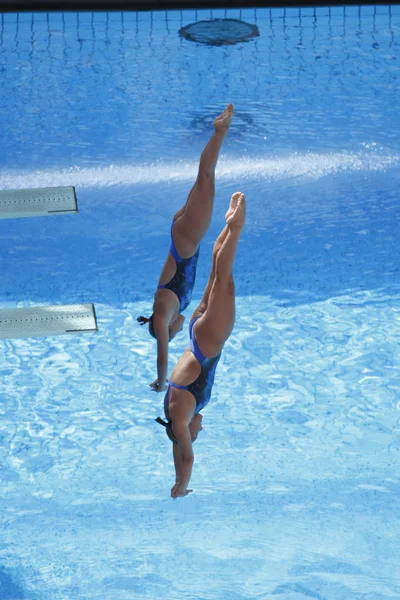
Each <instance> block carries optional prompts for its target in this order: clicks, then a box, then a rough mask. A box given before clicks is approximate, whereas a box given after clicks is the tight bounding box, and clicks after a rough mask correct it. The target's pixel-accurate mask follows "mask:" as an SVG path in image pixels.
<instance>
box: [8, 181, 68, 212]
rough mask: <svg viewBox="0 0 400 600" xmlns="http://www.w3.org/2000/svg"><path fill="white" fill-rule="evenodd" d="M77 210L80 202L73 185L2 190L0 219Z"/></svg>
mask: <svg viewBox="0 0 400 600" xmlns="http://www.w3.org/2000/svg"><path fill="white" fill-rule="evenodd" d="M77 212H78V203H77V200H76V193H75V188H74V187H72V186H69V187H47V188H36V189H35V188H32V189H27V190H3V191H0V219H12V218H15V217H43V216H51V215H59V214H65V213H67V214H68V213H70V214H74V213H77Z"/></svg>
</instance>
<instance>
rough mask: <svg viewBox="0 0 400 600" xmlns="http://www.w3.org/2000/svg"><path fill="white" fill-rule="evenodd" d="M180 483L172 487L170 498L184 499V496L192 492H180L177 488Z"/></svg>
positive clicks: (180, 489)
mask: <svg viewBox="0 0 400 600" xmlns="http://www.w3.org/2000/svg"><path fill="white" fill-rule="evenodd" d="M179 486H180V483H179V482H178V483H176V484H175V485H174V487H173V488H172V489H171V498H174V499H176V498H184V497H185V496H187V495H188V494H190V493H191V492H193V490H182V488H179Z"/></svg>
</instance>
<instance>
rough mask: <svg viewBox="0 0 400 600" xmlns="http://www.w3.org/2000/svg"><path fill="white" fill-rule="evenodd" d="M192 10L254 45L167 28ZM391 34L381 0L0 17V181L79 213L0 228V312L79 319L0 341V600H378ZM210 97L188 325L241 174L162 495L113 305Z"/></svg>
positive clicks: (142, 276)
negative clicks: (184, 481) (63, 197)
mask: <svg viewBox="0 0 400 600" xmlns="http://www.w3.org/2000/svg"><path fill="white" fill-rule="evenodd" d="M211 18H234V19H242V20H244V21H246V22H247V23H250V24H256V25H257V26H258V28H259V31H260V36H259V37H257V38H254V39H253V40H251V41H249V42H246V43H241V44H237V45H233V46H220V47H215V46H213V47H209V46H206V45H198V44H196V43H193V42H190V41H187V40H183V39H181V38H180V37H179V35H178V31H179V29H180V28H181V27H183V26H185V25H188V24H189V23H192V22H195V21H200V20H206V19H211ZM399 34H400V7H398V6H391V7H389V6H376V7H374V6H362V7H352V8H349V7H347V8H329V7H323V8H316V9H286V10H284V9H271V10H270V9H257V10H254V9H246V10H242V11H239V10H229V11H217V10H213V11H169V12H162V11H161V12H157V13H150V12H149V13H134V12H132V13H109V14H106V13H80V14H76V13H51V14H45V13H35V14H28V13H24V14H22V13H21V14H5V15H3V16H0V70H1V72H2V84H1V87H0V116H1V127H0V188H1V189H12V188H25V187H35V186H36V187H44V186H51V185H74V186H75V187H76V190H77V197H78V204H79V214H78V215H76V216H58V217H52V218H37V219H15V220H2V221H0V250H1V256H2V257H3V261H2V270H1V287H0V289H1V305H2V306H3V307H13V306H29V305H41V304H58V303H62V304H69V303H86V302H94V303H95V305H96V312H97V317H98V327H99V332H98V333H97V334H88V335H82V336H69V337H67V336H66V337H58V338H55V337H54V338H36V339H21V340H9V341H5V342H2V353H1V358H0V369H1V375H2V377H1V383H0V389H1V400H2V402H1V408H0V410H1V418H0V428H1V429H0V435H1V442H2V443H1V446H0V461H1V475H2V486H1V488H0V515H1V516H0V523H1V537H0V539H1V542H0V557H1V560H0V599H7V600H9V599H10V600H11V599H28V600H39V599H40V600H67V599H68V600H70V599H71V600H72V599H73V600H75V599H76V600H78V599H79V600H81V599H88V600H94V599H95V600H111V599H112V600H131V599H132V600H133V599H141V600H153V599H154V600H155V599H159V598H165V599H168V600H169V599H171V600H181V599H182V600H183V599H185V600H189V599H190V600H192V599H193V600H195V599H196V600H197V599H198V600H250V599H257V600H272V599H274V598H277V599H278V600H302V599H309V598H314V599H317V600H349V599H351V600H389V599H390V600H392V599H394V598H398V597H399V596H400V572H399V567H398V564H399V558H400V556H399V549H398V548H399V544H398V539H399V533H400V523H399V514H400V513H399V500H398V498H399V492H400V484H399V478H398V464H399V458H400V442H399V433H400V421H399V416H400V415H399V408H400V405H399V387H400V378H399V375H398V365H399V359H400V356H399V349H398V339H399V333H400V326H399V318H400V274H399V264H398V243H397V238H398V222H399V209H398V189H399V184H400V175H399V164H400V146H399V134H400V119H399V117H398V98H399V92H400V90H399V87H400V86H399V81H400V79H399V76H400V68H399V67H400V63H399V61H400V53H399V50H400V35H399ZM228 102H233V103H234V105H235V110H236V112H235V116H234V119H233V122H232V127H231V131H230V133H229V135H228V136H227V138H226V140H225V142H224V146H223V150H222V155H221V159H220V162H219V163H218V167H217V174H216V197H215V209H214V217H213V222H212V224H211V227H210V230H209V232H208V233H207V235H206V238H205V240H204V243H203V245H202V248H201V256H200V259H199V267H198V276H197V281H196V287H195V290H194V295H193V302H192V305H191V306H190V309H189V310H188V311H187V312H186V316H187V318H188V317H189V316H190V314H191V313H190V310H191V309H194V308H195V307H196V303H197V302H198V301H199V300H200V298H201V295H202V291H203V289H204V286H205V283H206V281H207V277H208V272H209V268H210V261H211V250H212V245H213V242H214V240H215V238H216V236H217V235H218V233H219V231H220V229H221V227H222V226H223V223H224V221H223V215H224V213H225V210H226V206H227V203H228V202H229V198H230V195H231V194H232V193H233V192H234V191H237V190H241V191H243V192H244V193H245V194H246V197H247V202H248V218H247V224H246V228H245V230H244V232H243V235H242V238H241V240H240V243H239V248H238V254H237V259H236V264H235V282H236V293H237V321H236V325H235V329H234V332H233V334H232V336H231V338H230V339H229V341H228V342H227V344H226V346H225V349H224V352H223V355H222V358H221V361H220V363H219V366H218V370H217V374H216V380H215V386H214V392H213V398H212V401H211V402H210V404H209V405H208V406H207V408H206V409H205V410H204V413H203V414H204V421H203V426H204V430H203V431H202V432H201V434H200V435H199V439H198V441H197V442H196V444H195V465H194V469H193V476H192V480H191V487H193V489H194V492H193V493H192V494H191V495H190V496H188V497H187V498H185V499H182V500H178V501H173V500H171V499H170V497H169V492H170V488H171V487H172V485H173V483H174V469H173V461H172V453H171V448H170V443H169V442H168V440H167V438H166V436H165V434H164V432H163V431H162V430H161V427H159V425H157V424H156V423H155V422H154V418H155V417H157V415H159V414H161V415H162V400H163V398H162V395H157V394H155V393H153V392H151V391H150V390H149V388H148V383H149V382H151V381H153V380H154V378H155V366H156V365H155V342H154V340H152V338H150V336H149V335H148V334H147V333H146V332H145V331H144V330H143V328H140V327H139V326H138V324H137V322H136V317H137V316H138V315H140V314H145V315H149V314H150V311H151V305H152V295H153V293H154V289H155V287H156V285H157V280H158V275H159V271H160V268H161V265H162V263H163V261H164V259H165V256H166V253H167V251H168V246H169V227H170V221H171V217H172V215H173V214H174V212H176V211H177V210H178V209H179V208H180V206H181V205H182V204H183V203H184V202H185V200H186V195H187V193H188V191H189V189H190V187H191V185H192V183H193V181H194V178H195V175H196V169H197V161H198V158H199V155H200V153H201V150H202V148H203V147H204V145H205V143H206V142H207V140H208V137H209V135H210V133H211V131H212V121H213V119H214V118H215V116H216V115H217V114H219V112H221V110H222V109H223V108H224V107H225V105H226V104H227V103H228ZM186 344H187V331H186V330H184V332H183V333H182V334H181V335H180V336H178V337H177V338H176V339H175V340H174V341H173V343H172V344H171V347H170V367H172V365H173V364H174V362H175V360H176V359H177V358H178V357H179V355H180V353H181V352H182V351H183V350H184V348H185V347H186Z"/></svg>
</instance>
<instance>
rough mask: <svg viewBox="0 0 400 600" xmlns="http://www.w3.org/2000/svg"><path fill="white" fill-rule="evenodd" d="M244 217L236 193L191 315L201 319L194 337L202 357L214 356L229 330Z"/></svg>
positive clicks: (241, 201) (240, 198) (240, 196)
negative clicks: (234, 267) (237, 249)
mask: <svg viewBox="0 0 400 600" xmlns="http://www.w3.org/2000/svg"><path fill="white" fill-rule="evenodd" d="M245 217H246V200H245V197H244V195H243V194H242V193H241V192H236V193H235V194H233V196H232V198H231V202H230V206H229V209H228V211H227V213H226V215H225V218H226V226H225V227H224V229H223V230H222V232H221V234H220V236H219V237H218V239H217V241H216V243H215V246H214V251H213V266H212V269H211V275H210V279H209V281H208V284H207V287H206V290H205V292H204V295H203V298H202V301H201V303H200V306H199V307H198V309H197V310H196V311H195V313H194V314H193V317H196V316H201V315H202V316H201V319H199V321H198V322H196V325H195V335H196V339H197V342H198V344H199V346H200V348H201V350H202V352H203V354H204V355H205V356H215V355H216V354H218V353H219V352H220V351H221V349H222V347H223V345H224V343H225V341H226V340H227V339H228V337H229V335H230V333H231V331H232V329H233V325H234V322H235V285H234V281H233V273H232V270H233V262H234V258H235V254H236V248H237V244H238V241H239V237H240V233H241V231H242V229H243V225H244V222H245ZM193 317H192V318H193Z"/></svg>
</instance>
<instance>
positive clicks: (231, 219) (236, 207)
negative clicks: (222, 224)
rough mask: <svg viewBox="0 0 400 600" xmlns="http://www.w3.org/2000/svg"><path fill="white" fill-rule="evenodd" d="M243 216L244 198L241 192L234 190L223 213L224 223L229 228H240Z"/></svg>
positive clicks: (244, 210)
mask: <svg viewBox="0 0 400 600" xmlns="http://www.w3.org/2000/svg"><path fill="white" fill-rule="evenodd" d="M245 218H246V198H245V197H244V194H242V192H235V193H234V194H232V198H231V202H230V204H229V208H228V210H227V212H226V215H225V220H226V224H227V225H228V227H229V228H230V229H242V227H243V225H244V221H245Z"/></svg>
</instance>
